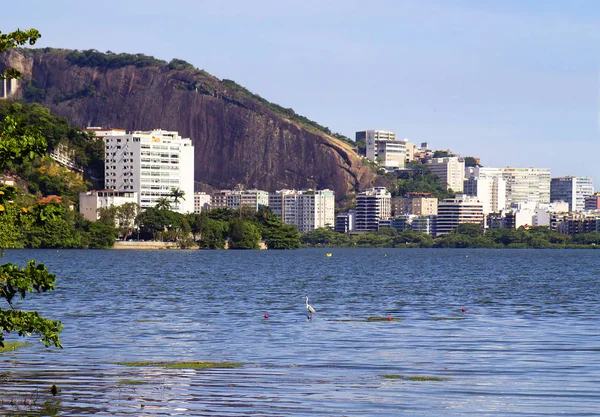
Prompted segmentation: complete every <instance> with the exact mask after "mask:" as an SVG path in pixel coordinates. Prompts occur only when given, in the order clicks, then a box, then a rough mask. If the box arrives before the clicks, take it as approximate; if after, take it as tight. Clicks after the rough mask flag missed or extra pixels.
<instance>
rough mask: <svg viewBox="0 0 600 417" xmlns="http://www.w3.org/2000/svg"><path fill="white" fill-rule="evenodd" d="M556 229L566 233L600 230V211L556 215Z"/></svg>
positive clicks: (572, 234) (574, 233) (573, 233)
mask: <svg viewBox="0 0 600 417" xmlns="http://www.w3.org/2000/svg"><path fill="white" fill-rule="evenodd" d="M555 230H556V231H558V232H559V233H563V234H566V235H571V236H574V235H579V234H582V233H591V232H598V231H600V214H599V213H586V212H578V213H568V214H566V213H565V214H563V215H562V216H557V217H556V222H555Z"/></svg>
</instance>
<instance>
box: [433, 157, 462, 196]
mask: <svg viewBox="0 0 600 417" xmlns="http://www.w3.org/2000/svg"><path fill="white" fill-rule="evenodd" d="M427 167H428V168H429V169H430V170H431V172H433V173H434V174H435V175H437V176H438V177H439V178H440V180H441V181H442V184H443V185H444V186H445V187H446V189H447V190H449V189H452V191H454V192H457V193H462V191H463V182H464V178H465V160H464V159H463V158H459V157H457V156H448V157H445V158H432V159H428V160H427Z"/></svg>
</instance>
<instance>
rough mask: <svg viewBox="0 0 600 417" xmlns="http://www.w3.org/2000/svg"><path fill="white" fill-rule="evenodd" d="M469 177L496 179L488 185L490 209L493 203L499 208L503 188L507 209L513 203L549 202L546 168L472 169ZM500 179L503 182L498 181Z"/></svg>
mask: <svg viewBox="0 0 600 417" xmlns="http://www.w3.org/2000/svg"><path fill="white" fill-rule="evenodd" d="M468 176H469V177H475V178H479V179H486V178H491V179H497V180H496V182H491V183H488V184H489V186H490V194H491V208H494V204H495V203H494V201H497V207H501V197H502V189H503V188H504V199H505V205H504V207H501V208H508V207H510V206H511V204H514V203H525V202H528V201H532V202H534V203H549V202H550V169H548V168H510V167H507V168H491V167H490V168H487V167H485V168H482V167H474V168H472V169H470V170H469V174H468ZM500 178H501V179H502V180H503V181H500Z"/></svg>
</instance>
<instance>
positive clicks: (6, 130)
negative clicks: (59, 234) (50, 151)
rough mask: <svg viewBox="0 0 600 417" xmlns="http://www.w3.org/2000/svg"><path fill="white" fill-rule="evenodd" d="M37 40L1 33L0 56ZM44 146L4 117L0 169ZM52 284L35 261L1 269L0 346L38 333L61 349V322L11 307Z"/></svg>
mask: <svg viewBox="0 0 600 417" xmlns="http://www.w3.org/2000/svg"><path fill="white" fill-rule="evenodd" d="M39 37H40V34H39V32H38V31H37V30H35V29H30V30H28V31H21V30H17V31H15V32H11V33H8V34H2V33H1V32H0V53H3V52H6V51H7V50H8V49H10V48H14V47H16V46H19V45H25V44H26V43H29V44H30V45H33V44H34V43H35V42H36V40H37V39H38V38H39ZM20 76H21V74H20V73H19V71H17V70H15V69H13V68H7V69H6V70H4V72H3V73H0V79H13V78H20ZM46 147H47V145H46V140H45V139H44V137H43V136H42V135H41V134H40V133H39V131H38V130H37V129H36V128H35V126H31V125H28V124H26V123H24V122H23V121H22V120H19V119H18V118H14V117H11V116H7V117H5V118H4V120H2V122H1V123H0V169H2V170H3V169H4V168H5V167H6V165H7V164H9V163H11V162H15V161H20V160H23V159H26V158H30V159H32V158H34V157H35V156H41V155H43V154H44V152H45V151H46ZM3 195H5V194H3ZM7 203H8V204H10V201H2V206H4V205H5V204H7ZM23 209H25V208H24V207H23V208H22V210H21V213H22V214H23V215H26V214H27V209H25V211H23ZM5 214H8V213H6V210H4V211H3V212H0V223H3V222H7V221H10V222H13V221H14V217H13V216H12V215H9V216H5ZM14 244H15V241H14V237H13V236H10V235H5V236H3V239H0V247H1V248H7V247H12V246H13V245H14ZM55 282H56V276H55V275H54V274H51V273H50V272H48V270H47V269H46V267H45V266H44V265H42V264H39V265H36V264H35V261H34V260H31V261H29V263H28V264H27V266H26V267H23V268H20V267H19V266H17V265H13V264H11V263H7V264H4V265H1V266H0V297H1V298H4V300H5V301H6V302H7V303H8V305H9V307H10V308H9V309H7V310H5V309H2V307H0V346H4V333H13V332H17V334H18V335H19V336H28V335H31V334H37V335H39V336H40V341H41V342H43V343H44V344H45V345H46V346H50V345H54V346H56V347H62V346H61V344H60V338H59V334H60V332H61V330H62V324H61V323H60V321H57V320H48V319H46V318H44V317H42V316H41V315H40V314H39V313H38V312H37V311H33V312H27V311H23V310H18V309H15V308H14V305H13V299H14V297H15V296H17V295H18V296H19V297H20V298H21V299H24V298H25V296H26V295H27V293H31V292H34V291H36V292H38V293H39V292H46V291H51V290H53V289H54V283H55Z"/></svg>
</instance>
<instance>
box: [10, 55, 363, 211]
mask: <svg viewBox="0 0 600 417" xmlns="http://www.w3.org/2000/svg"><path fill="white" fill-rule="evenodd" d="M74 53H75V52H73V51H65V50H11V51H9V52H8V53H5V54H3V55H0V69H3V68H4V67H5V66H10V67H13V68H16V69H17V70H19V71H21V72H22V73H23V78H22V79H21V80H20V81H19V86H18V88H17V89H16V91H14V92H13V98H16V99H19V98H24V99H25V100H26V101H37V102H40V103H41V104H43V105H45V106H46V107H49V108H50V109H51V110H52V111H53V112H54V113H56V114H58V115H61V116H65V117H67V118H68V119H69V120H70V122H71V123H72V124H74V125H77V126H80V127H86V126H103V127H117V128H123V129H127V130H149V129H153V128H162V129H167V130H177V131H179V133H180V134H181V135H182V136H184V137H190V138H191V139H192V140H193V143H194V152H195V168H196V170H195V181H196V190H208V191H210V190H212V189H220V188H231V187H234V186H236V185H237V184H243V185H245V186H246V187H248V188H253V187H256V188H259V189H264V190H268V191H274V190H278V189H282V188H296V189H302V188H319V189H322V188H330V189H333V190H335V192H336V198H337V199H338V201H339V200H340V199H342V198H343V196H344V195H346V194H351V193H353V192H355V191H358V190H362V189H364V188H365V187H368V186H371V185H372V184H373V181H374V180H375V175H374V174H373V173H372V172H371V170H370V169H369V168H368V167H366V166H363V165H362V163H361V159H360V157H359V156H358V155H357V154H356V153H355V152H354V151H353V150H352V148H351V147H350V146H349V145H348V144H346V143H344V142H343V141H340V140H338V139H336V138H333V137H332V136H329V135H327V134H325V133H323V132H320V131H319V130H317V129H315V128H313V127H311V126H306V125H303V124H302V123H299V122H294V121H291V120H289V119H288V118H286V117H284V116H282V115H280V114H277V113H276V111H273V109H272V108H270V107H269V104H270V103H267V104H265V103H266V101H265V100H262V99H260V97H257V96H254V95H252V94H251V93H249V92H248V91H247V90H245V89H243V87H240V86H238V85H237V84H235V83H232V82H227V81H225V80H223V81H221V80H219V79H217V78H215V77H213V76H211V75H209V74H207V73H206V72H204V71H201V70H196V69H194V68H191V66H189V64H186V63H184V64H185V65H173V62H171V63H170V64H167V63H161V62H158V61H156V62H152V63H151V64H149V65H146V64H143V65H141V64H140V65H137V66H136V65H135V64H134V65H124V64H123V63H122V62H121V63H119V64H115V63H114V62H113V63H111V64H106V63H102V62H100V64H97V63H94V62H89V60H88V61H85V62H81V60H79V61H77V60H76V59H74V58H73V54H74ZM0 90H1V89H0ZM1 94H2V92H1V91H0V95H1Z"/></svg>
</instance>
